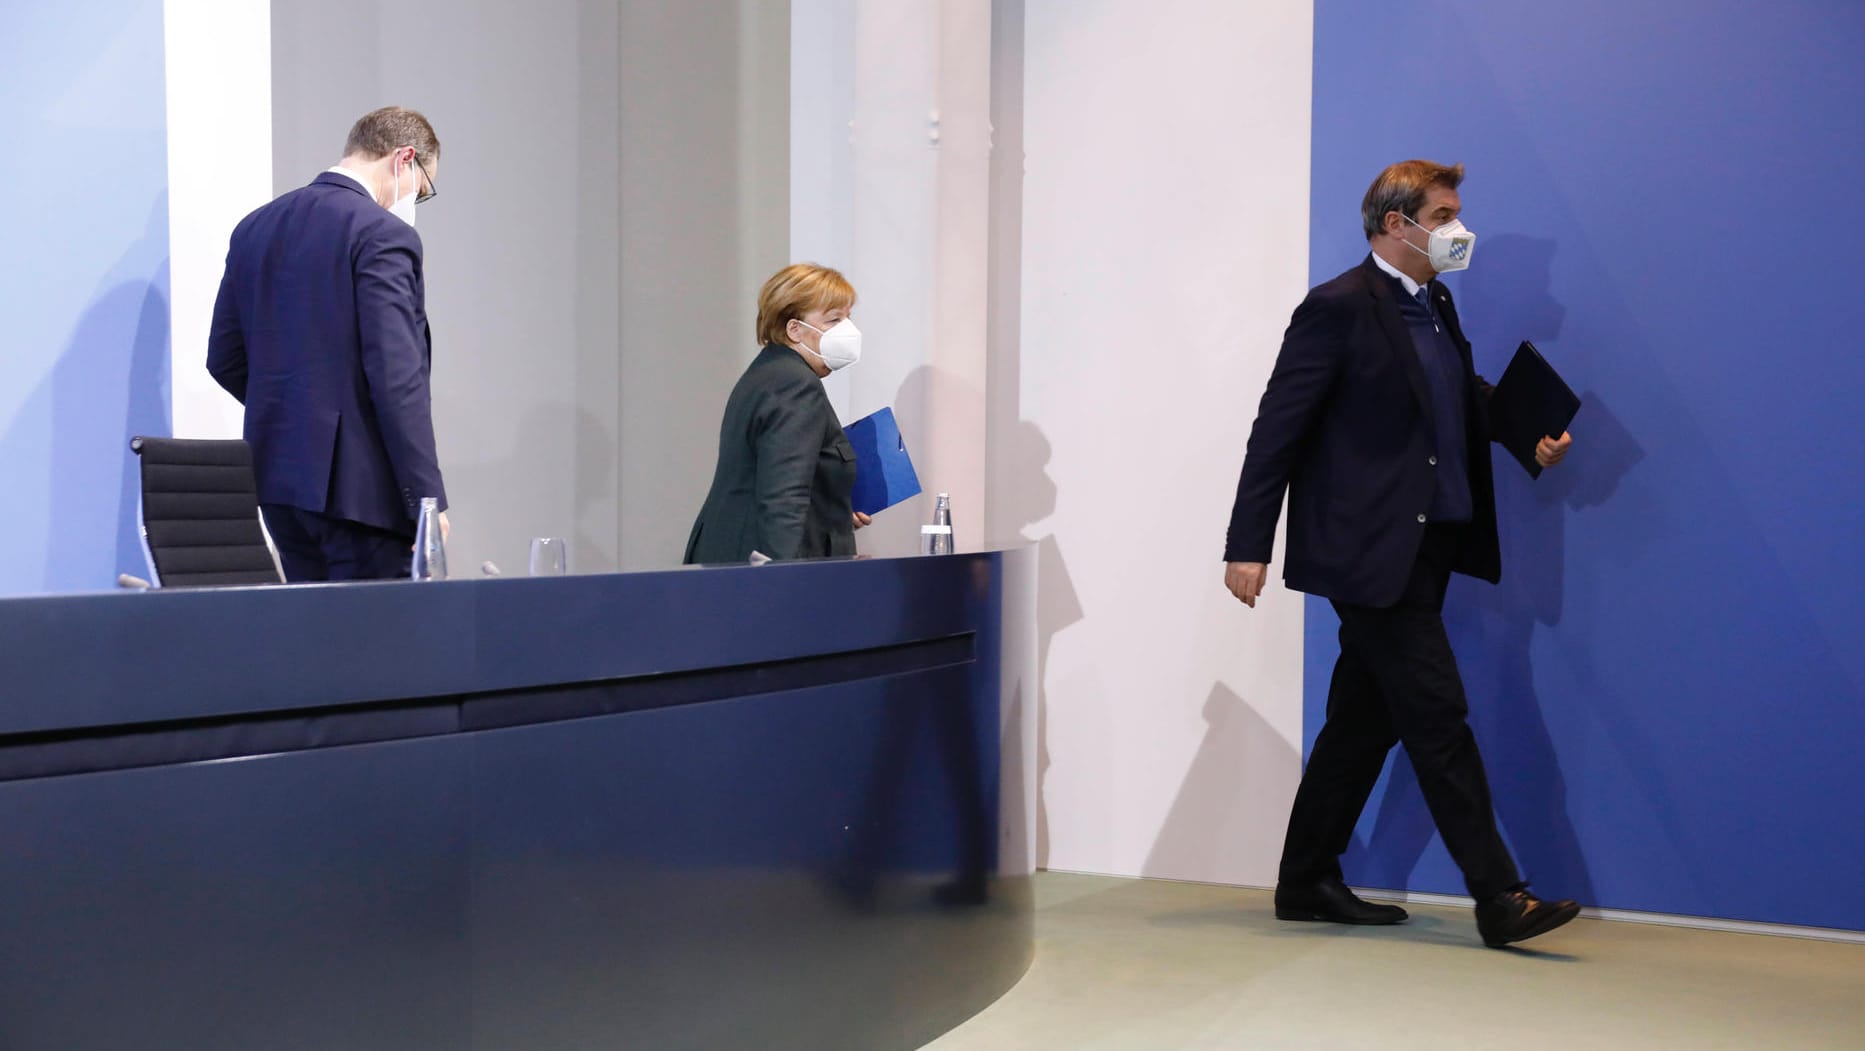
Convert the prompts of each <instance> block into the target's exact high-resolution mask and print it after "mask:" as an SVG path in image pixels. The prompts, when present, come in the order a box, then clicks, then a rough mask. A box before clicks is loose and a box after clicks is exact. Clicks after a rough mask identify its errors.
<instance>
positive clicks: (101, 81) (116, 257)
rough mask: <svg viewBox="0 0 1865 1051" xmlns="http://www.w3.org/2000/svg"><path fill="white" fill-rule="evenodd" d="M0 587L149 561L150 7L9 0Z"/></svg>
mask: <svg viewBox="0 0 1865 1051" xmlns="http://www.w3.org/2000/svg"><path fill="white" fill-rule="evenodd" d="M4 22H5V29H4V31H0V142H4V143H5V144H6V150H7V154H6V157H5V160H4V162H0V253H3V254H4V257H5V267H4V270H5V273H6V275H7V276H6V278H5V280H4V281H0V345H3V346H4V351H3V352H0V493H3V494H5V496H4V499H5V511H4V513H0V551H3V552H4V555H3V556H0V594H20V593H28V592H36V591H70V590H79V589H95V588H106V587H110V586H112V584H113V582H114V580H115V577H116V574H117V573H118V572H119V571H120V570H128V571H131V572H135V573H139V574H141V573H144V572H146V571H145V570H144V569H143V568H142V555H141V549H140V546H139V544H138V542H137V539H136V533H135V526H134V517H135V512H136V497H135V492H136V488H135V486H136V482H135V474H134V472H133V470H132V467H133V464H132V463H131V455H130V453H129V448H128V441H129V438H130V436H131V435H133V434H167V433H169V391H168V386H169V383H168V375H169V316H168V314H169V312H168V200H167V194H168V171H167V147H166V129H165V120H164V110H163V105H164V103H163V59H162V3H161V0H56V2H54V0H8V3H7V4H6V12H5V16H4Z"/></svg>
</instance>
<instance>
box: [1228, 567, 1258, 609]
mask: <svg viewBox="0 0 1865 1051" xmlns="http://www.w3.org/2000/svg"><path fill="white" fill-rule="evenodd" d="M1268 576H1269V567H1268V566H1267V565H1264V564H1263V563H1261V562H1226V563H1225V564H1224V586H1225V587H1227V588H1229V589H1230V593H1231V594H1233V595H1235V596H1237V600H1238V601H1239V602H1242V603H1243V604H1244V605H1246V606H1248V607H1250V608H1251V609H1255V608H1256V596H1258V595H1261V594H1262V593H1263V580H1264V578H1266V577H1268Z"/></svg>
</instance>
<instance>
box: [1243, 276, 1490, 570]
mask: <svg viewBox="0 0 1865 1051" xmlns="http://www.w3.org/2000/svg"><path fill="white" fill-rule="evenodd" d="M1429 287H1430V289H1431V297H1432V302H1433V303H1434V304H1435V305H1436V306H1437V308H1438V312H1439V314H1440V315H1441V316H1442V317H1443V318H1444V321H1445V323H1446V325H1447V326H1448V328H1449V329H1450V333H1451V337H1452V342H1454V343H1455V344H1456V345H1457V349H1458V351H1459V352H1460V353H1461V355H1462V357H1463V363H1464V371H1465V373H1466V374H1467V375H1468V376H1469V381H1470V382H1469V383H1468V384H1467V385H1466V387H1465V391H1466V394H1465V398H1466V402H1465V405H1464V419H1465V421H1466V432H1467V435H1468V439H1467V445H1468V449H1469V455H1468V457H1467V462H1468V463H1469V468H1470V496H1471V504H1472V509H1473V515H1472V520H1471V523H1470V527H1469V529H1468V530H1467V532H1466V536H1465V541H1464V543H1463V544H1462V545H1461V553H1460V555H1459V558H1458V561H1457V564H1456V566H1455V567H1454V568H1455V569H1456V570H1457V571H1458V572H1460V573H1466V574H1469V575H1471V576H1475V577H1480V578H1482V579H1484V580H1488V581H1491V582H1492V583H1493V582H1495V581H1496V580H1498V579H1500V577H1501V574H1502V559H1501V556H1500V553H1499V549H1498V545H1497V541H1496V496H1495V488H1494V485H1493V482H1492V479H1491V476H1490V460H1489V446H1488V441H1489V424H1488V414H1487V413H1486V412H1485V408H1484V407H1485V405H1486V404H1487V398H1488V391H1489V386H1488V384H1486V383H1484V382H1483V381H1482V380H1481V379H1480V378H1478V377H1477V376H1476V374H1475V372H1474V370H1473V369H1472V368H1471V364H1470V343H1469V341H1468V340H1466V339H1465V338H1464V334H1463V327H1462V326H1461V325H1460V324H1459V323H1458V320H1457V310H1456V307H1455V306H1454V305H1453V304H1452V303H1451V294H1450V292H1449V291H1448V290H1447V289H1445V287H1444V286H1443V285H1442V284H1439V283H1438V282H1436V281H1433V282H1432V283H1431V285H1430V286H1429ZM1403 294H1404V291H1403V290H1402V289H1400V288H1399V287H1398V285H1397V283H1396V282H1395V281H1394V280H1393V279H1392V278H1391V277H1389V276H1388V275H1387V274H1386V273H1385V272H1384V271H1382V270H1380V269H1379V267H1378V266H1377V265H1375V264H1374V262H1373V258H1372V256H1371V255H1369V256H1367V258H1366V260H1365V261H1364V262H1362V263H1361V264H1360V265H1359V266H1356V267H1354V268H1353V269H1352V270H1349V271H1347V272H1346V273H1344V274H1342V275H1340V276H1339V277H1336V278H1334V279H1333V280H1331V281H1329V282H1327V283H1326V284H1323V285H1320V286H1318V287H1316V288H1315V289H1314V290H1313V291H1311V292H1309V293H1308V298H1306V299H1304V300H1303V301H1302V304H1301V306H1299V307H1296V308H1295V315H1294V317H1293V318H1292V319H1291V320H1290V322H1289V328H1288V331H1287V332H1286V333H1285V334H1284V335H1283V337H1282V350H1281V353H1280V354H1279V355H1278V356H1277V358H1276V366H1275V369H1274V371H1272V372H1271V374H1270V377H1269V386H1268V389H1266V390H1265V391H1264V392H1263V401H1262V405H1261V406H1260V407H1259V408H1258V409H1257V415H1256V425H1255V427H1254V428H1253V429H1252V430H1251V432H1250V442H1249V448H1248V450H1247V452H1246V453H1245V456H1244V461H1243V473H1242V476H1241V477H1240V478H1239V479H1238V481H1237V502H1236V504H1235V506H1234V507H1233V509H1232V511H1231V516H1230V535H1229V538H1228V540H1227V541H1226V543H1225V547H1224V559H1225V561H1227V562H1268V561H1270V555H1271V553H1272V551H1271V549H1272V547H1273V546H1274V543H1275V533H1276V517H1277V514H1278V513H1279V511H1280V509H1281V505H1282V496H1283V492H1284V491H1285V490H1286V491H1287V493H1288V498H1289V500H1288V503H1289V530H1288V544H1289V550H1288V553H1287V565H1286V566H1285V567H1284V570H1283V578H1284V579H1285V580H1286V581H1287V583H1288V585H1289V587H1291V588H1294V589H1295V590H1297V591H1306V592H1309V593H1311V594H1315V595H1321V596H1325V597H1327V598H1330V599H1334V600H1336V601H1340V602H1346V603H1351V604H1353V605H1360V606H1389V605H1392V604H1393V603H1395V602H1397V601H1398V599H1399V595H1400V593H1401V592H1402V591H1403V590H1404V588H1405V582H1406V579H1407V578H1408V577H1409V576H1410V574H1411V571H1412V564H1413V562H1414V561H1415V559H1416V558H1417V556H1418V548H1419V544H1420V542H1421V541H1422V540H1423V538H1424V533H1425V523H1426V518H1425V514H1426V512H1427V511H1429V510H1430V509H1431V501H1432V495H1433V493H1434V492H1435V491H1436V485H1437V480H1436V472H1437V466H1436V462H1435V457H1436V455H1437V438H1436V430H1435V427H1434V425H1433V422H1432V421H1433V417H1432V413H1431V389H1430V386H1429V385H1428V383H1427V382H1426V378H1425V373H1424V366H1423V365H1422V364H1421V363H1420V361H1419V359H1418V354H1417V351H1416V350H1415V349H1414V348H1413V346H1412V337H1411V333H1410V331H1409V330H1408V329H1407V328H1406V325H1405V320H1404V319H1403V318H1402V317H1401V316H1400V314H1399V308H1398V305H1397V302H1396V300H1395V298H1394V297H1395V296H1399V295H1403Z"/></svg>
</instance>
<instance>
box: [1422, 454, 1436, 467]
mask: <svg viewBox="0 0 1865 1051" xmlns="http://www.w3.org/2000/svg"><path fill="white" fill-rule="evenodd" d="M1425 462H1426V463H1429V464H1430V465H1431V466H1433V467H1436V466H1437V465H1438V458H1437V457H1435V456H1433V457H1431V458H1430V459H1428V460H1426V461H1425Z"/></svg>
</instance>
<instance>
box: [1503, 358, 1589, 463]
mask: <svg viewBox="0 0 1865 1051" xmlns="http://www.w3.org/2000/svg"><path fill="white" fill-rule="evenodd" d="M1579 411H1580V399H1579V398H1578V397H1576V396H1575V394H1574V392H1573V391H1572V390H1570V389H1569V388H1568V386H1567V383H1566V381H1565V380H1563V379H1561V375H1560V373H1558V372H1555V371H1554V367H1553V366H1551V365H1549V364H1548V361H1547V359H1546V358H1544V357H1542V356H1541V352H1540V351H1538V350H1536V349H1535V345H1534V344H1533V343H1530V342H1528V341H1527V340H1523V341H1522V345H1521V346H1519V347H1517V348H1515V357H1514V358H1512V359H1511V360H1510V361H1509V367H1508V368H1506V369H1504V370H1503V373H1502V379H1500V380H1497V381H1496V389H1495V390H1494V391H1492V392H1491V393H1490V396H1489V426H1490V433H1491V434H1493V435H1495V438H1496V440H1497V441H1498V442H1500V443H1502V447H1503V448H1505V449H1507V450H1509V453H1510V455H1512V456H1514V457H1515V459H1516V462H1517V463H1520V464H1521V465H1522V467H1523V468H1524V469H1525V470H1527V471H1528V474H1529V476H1530V477H1532V478H1539V477H1541V465H1540V464H1538V463H1536V462H1535V446H1536V445H1539V444H1540V443H1541V439H1542V438H1544V437H1545V438H1559V437H1560V436H1561V434H1562V432H1564V431H1566V430H1567V425H1568V424H1569V423H1572V422H1573V419H1574V414H1575V413H1577V412H1579Z"/></svg>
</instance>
